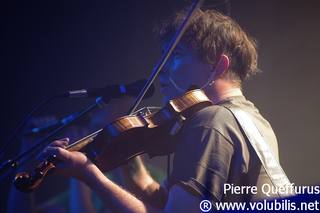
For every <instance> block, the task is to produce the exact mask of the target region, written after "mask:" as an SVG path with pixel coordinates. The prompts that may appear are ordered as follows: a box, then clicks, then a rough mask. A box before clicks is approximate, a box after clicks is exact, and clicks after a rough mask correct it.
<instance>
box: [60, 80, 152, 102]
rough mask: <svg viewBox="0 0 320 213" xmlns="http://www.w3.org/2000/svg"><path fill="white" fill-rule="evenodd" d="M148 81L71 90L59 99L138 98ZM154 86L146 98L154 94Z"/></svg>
mask: <svg viewBox="0 0 320 213" xmlns="http://www.w3.org/2000/svg"><path fill="white" fill-rule="evenodd" d="M146 82H147V80H145V79H142V80H138V81H135V82H133V83H130V84H112V85H107V86H105V87H103V88H91V89H80V90H71V91H68V92H66V93H63V94H61V95H59V97H65V98H92V97H98V96H102V97H103V98H106V99H113V98H121V97H123V96H132V97H136V96H138V95H139V93H140V91H141V90H142V88H143V87H144V85H145V84H146ZM154 90H155V88H154V85H151V86H150V89H149V90H148V92H147V93H146V95H145V98H150V97H151V96H152V95H153V93H154Z"/></svg>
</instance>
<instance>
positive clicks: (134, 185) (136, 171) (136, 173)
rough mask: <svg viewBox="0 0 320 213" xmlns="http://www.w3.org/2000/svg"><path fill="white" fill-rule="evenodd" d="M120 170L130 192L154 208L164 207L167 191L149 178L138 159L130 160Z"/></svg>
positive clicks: (140, 160)
mask: <svg viewBox="0 0 320 213" xmlns="http://www.w3.org/2000/svg"><path fill="white" fill-rule="evenodd" d="M121 170H122V174H123V178H124V181H125V184H126V187H127V188H128V190H129V191H130V192H132V193H133V194H135V195H136V196H138V197H139V198H140V199H142V200H144V201H147V202H149V203H150V204H151V205H153V206H155V207H158V208H163V207H164V205H165V203H166V200H167V196H168V193H167V190H166V189H165V188H164V187H162V186H161V185H160V184H159V183H158V182H157V181H155V180H154V179H153V178H152V177H151V176H150V174H149V172H148V171H147V169H146V167H145V166H144V164H143V161H142V159H141V158H140V157H135V158H134V159H132V160H131V161H130V162H128V164H127V165H125V166H122V167H121Z"/></svg>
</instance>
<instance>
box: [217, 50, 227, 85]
mask: <svg viewBox="0 0 320 213" xmlns="http://www.w3.org/2000/svg"><path fill="white" fill-rule="evenodd" d="M229 65H230V59H229V57H228V56H226V55H224V54H222V55H221V56H220V59H219V61H218V63H217V65H216V66H215V68H214V80H216V79H218V78H219V77H221V76H222V75H223V74H224V73H225V72H226V71H227V70H228V68H229Z"/></svg>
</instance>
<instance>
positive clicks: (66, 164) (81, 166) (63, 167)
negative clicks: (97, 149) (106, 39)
mask: <svg viewBox="0 0 320 213" xmlns="http://www.w3.org/2000/svg"><path fill="white" fill-rule="evenodd" d="M66 145H67V140H66V139H65V140H60V141H55V142H54V143H53V146H50V147H48V148H47V149H46V150H45V151H44V152H43V154H44V155H56V156H57V158H58V159H60V160H61V163H62V164H59V165H58V167H57V170H56V172H57V173H60V174H64V175H67V176H69V177H70V176H71V177H76V178H78V179H80V180H82V181H83V182H85V183H86V184H87V185H88V186H89V187H90V188H91V189H93V190H94V191H96V192H97V194H99V196H100V197H101V198H102V199H103V201H104V203H105V204H106V205H107V206H108V207H109V208H110V209H111V210H112V211H113V212H137V213H140V212H142V213H144V212H163V211H165V212H176V209H178V208H179V210H181V211H184V212H190V211H189V210H193V209H195V208H196V206H197V201H198V199H197V198H196V197H194V196H192V195H191V194H188V193H187V192H186V191H184V190H183V189H182V188H179V187H176V186H174V187H172V189H171V190H170V192H169V201H168V202H167V203H166V205H165V208H156V207H154V206H151V205H150V204H149V203H148V202H143V201H141V200H140V199H138V198H136V197H135V196H134V195H132V194H130V193H129V192H127V191H126V190H124V189H122V188H121V187H120V186H118V185H116V184H115V183H113V182H112V181H111V180H109V179H108V178H107V177H106V176H105V175H104V174H103V173H102V172H101V170H99V168H98V167H97V166H96V165H94V164H93V163H92V162H91V161H90V160H89V159H88V158H87V157H86V156H85V155H84V154H83V153H80V152H70V151H67V150H65V149H64V148H65V147H66ZM181 204H184V205H181Z"/></svg>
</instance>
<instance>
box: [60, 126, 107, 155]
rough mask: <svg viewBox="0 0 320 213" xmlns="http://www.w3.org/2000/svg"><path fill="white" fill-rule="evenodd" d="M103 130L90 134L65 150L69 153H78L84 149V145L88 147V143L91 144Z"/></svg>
mask: <svg viewBox="0 0 320 213" xmlns="http://www.w3.org/2000/svg"><path fill="white" fill-rule="evenodd" d="M102 130H103V129H99V130H98V131H95V132H93V133H91V134H90V135H87V136H85V137H84V138H81V139H79V140H77V141H76V142H74V143H72V144H70V145H69V146H67V148H66V149H67V150H69V151H79V150H80V149H82V148H83V147H85V146H86V145H88V144H89V143H91V142H92V141H93V140H94V138H95V137H96V136H97V135H98V134H99V133H100V132H101V131H102Z"/></svg>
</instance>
